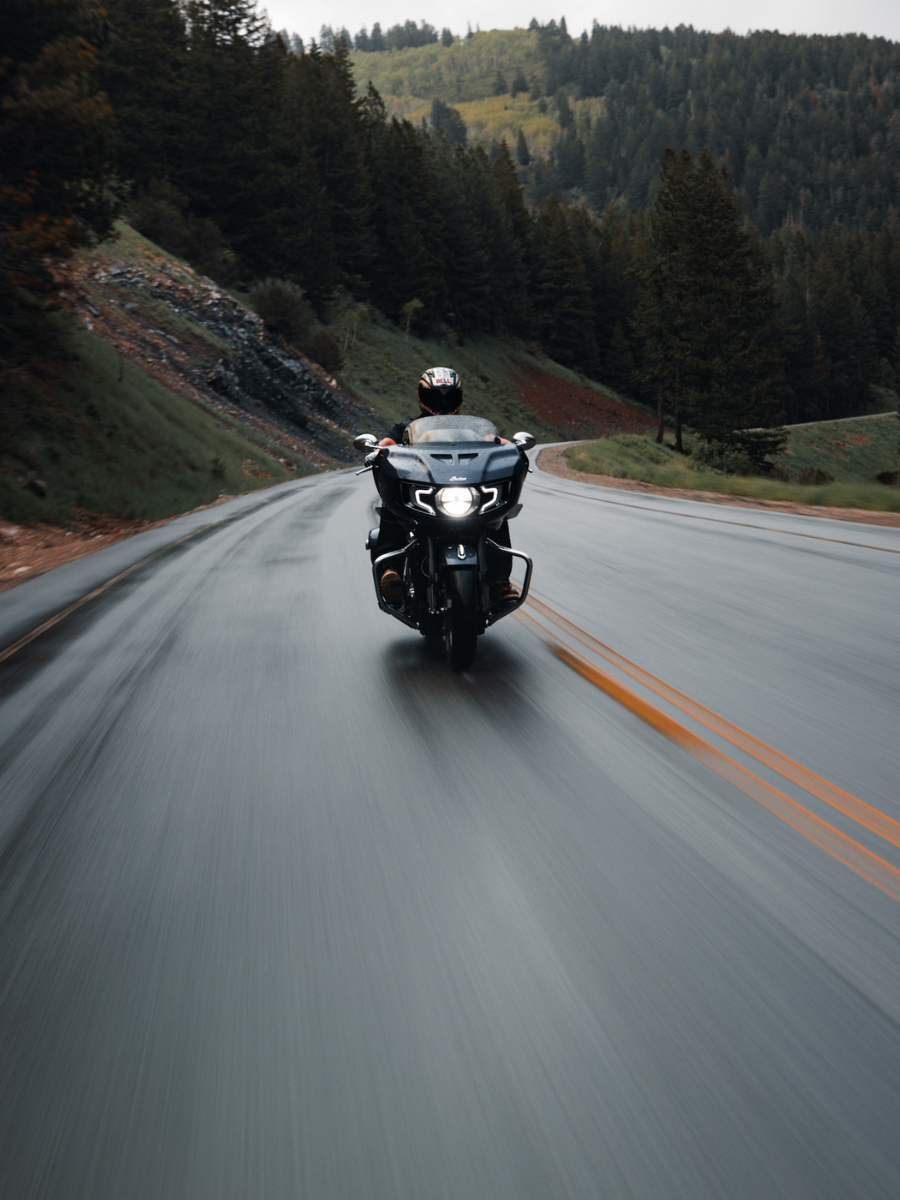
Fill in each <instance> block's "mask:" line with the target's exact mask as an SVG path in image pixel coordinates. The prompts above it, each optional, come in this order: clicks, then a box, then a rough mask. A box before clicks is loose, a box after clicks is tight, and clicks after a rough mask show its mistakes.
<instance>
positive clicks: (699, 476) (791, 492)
mask: <svg viewBox="0 0 900 1200" xmlns="http://www.w3.org/2000/svg"><path fill="white" fill-rule="evenodd" d="M893 420H894V433H895V438H896V433H897V425H898V424H900V422H897V419H896V417H894V418H893ZM819 428H821V426H820V427H819ZM564 457H565V459H566V461H567V462H568V464H569V466H570V467H572V469H573V470H576V471H585V472H587V473H589V474H594V475H611V476H612V477H613V478H615V479H635V480H640V481H641V482H643V483H655V484H658V485H659V486H661V487H673V488H688V489H691V490H692V491H700V492H719V493H721V494H724V495H731V496H748V497H753V498H755V499H758V500H791V501H793V502H794V503H797V504H819V505H826V506H830V507H835V508H864V509H870V510H872V511H881V512H900V488H897V487H888V486H886V485H884V484H880V483H875V482H866V481H864V480H860V479H854V478H847V479H845V480H840V481H835V482H833V483H825V484H819V485H804V484H800V483H789V482H786V481H783V480H778V479H766V478H761V477H757V476H743V475H725V474H723V473H722V472H720V471H713V470H695V469H694V468H693V466H692V460H691V458H690V457H689V456H688V455H681V454H678V453H677V452H676V451H675V450H673V449H671V448H670V447H669V446H657V445H656V443H655V442H653V441H651V440H650V439H648V438H643V437H639V436H637V435H635V434H619V435H617V436H616V437H611V438H602V439H601V440H600V441H596V442H584V443H582V444H580V445H578V446H571V447H569V448H568V449H567V450H565V451H564Z"/></svg>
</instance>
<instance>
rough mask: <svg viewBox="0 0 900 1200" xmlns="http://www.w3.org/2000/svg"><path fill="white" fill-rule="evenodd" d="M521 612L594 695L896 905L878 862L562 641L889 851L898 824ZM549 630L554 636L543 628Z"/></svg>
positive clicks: (593, 642)
mask: <svg viewBox="0 0 900 1200" xmlns="http://www.w3.org/2000/svg"><path fill="white" fill-rule="evenodd" d="M527 606H528V607H527V608H522V609H520V610H519V612H518V613H517V614H516V615H517V616H518V617H519V618H520V619H521V620H523V621H524V622H525V623H526V624H527V625H530V626H531V627H532V629H533V631H534V632H536V633H537V634H538V636H539V637H540V638H541V639H542V640H543V641H545V642H546V643H547V644H548V645H549V647H550V649H551V650H552V651H553V653H554V654H555V655H556V656H557V658H559V659H560V660H561V661H562V662H564V663H566V665H567V666H569V667H571V668H572V670H574V671H577V672H578V674H579V675H581V676H582V677H583V678H584V679H586V680H588V682H590V683H592V684H593V685H594V686H595V687H597V688H600V689H601V691H604V692H605V693H606V694H607V695H608V696H611V697H612V698H613V699H614V700H616V701H617V702H618V703H619V704H621V705H622V706H623V708H626V709H628V711H629V712H632V713H634V714H635V716H638V717H640V718H641V720H643V721H646V723H647V724H648V725H650V726H652V728H654V729H656V730H657V731H658V732H659V733H662V734H664V735H665V736H666V737H668V738H670V739H671V740H672V741H673V742H675V743H676V744H677V745H679V746H681V747H683V748H684V749H685V750H688V751H689V752H690V753H691V754H693V755H694V756H695V757H696V758H698V759H700V760H701V761H702V762H704V763H706V765H707V766H708V767H710V768H711V769H712V770H713V771H715V772H716V773H717V774H718V775H721V776H722V778H723V779H727V780H728V782H729V783H732V784H734V785H735V787H738V788H740V790H741V791H742V792H744V793H745V794H746V795H748V796H751V797H752V798H753V799H754V800H756V801H757V802H758V803H760V804H762V805H763V806H764V807H765V808H767V809H768V810H769V811H770V812H772V813H774V814H775V815H776V816H777V817H780V818H781V820H782V821H785V822H787V824H788V825H790V826H791V827H792V828H793V829H796V830H797V832H798V833H801V834H803V836H804V837H806V838H808V839H809V840H810V841H811V842H814V843H815V844H816V845H817V846H819V847H820V849H822V850H824V851H826V853H828V854H830V855H832V856H833V857H834V858H836V859H838V860H839V861H840V862H842V863H843V864H844V865H845V866H848V867H850V869H851V870H853V871H856V873H857V874H858V875H862V876H863V878H864V879H867V880H868V881H869V882H870V883H873V884H874V885H875V886H876V887H878V888H881V890H882V891H883V892H887V894H888V895H889V896H892V897H893V898H894V899H895V900H900V870H898V868H897V867H895V866H894V865H893V864H892V863H890V862H888V861H887V860H886V859H884V858H881V857H880V856H879V855H877V854H875V853H873V852H872V851H871V850H869V849H867V847H865V846H863V845H861V844H860V843H859V842H857V841H854V839H853V838H851V837H848V836H847V834H845V833H843V832H842V831H841V830H840V829H837V828H836V827H835V826H834V825H831V824H829V823H828V822H827V821H825V820H823V819H822V818H821V817H819V816H817V815H816V814H815V813H814V812H811V811H810V810H809V809H808V808H805V807H804V806H803V805H802V804H799V803H798V802H797V801H796V800H793V799H791V797H790V796H788V795H786V794H785V793H784V792H781V791H779V790H778V788H775V787H773V786H772V785H771V784H770V783H767V782H766V781H765V780H764V779H760V777H759V776H758V775H754V774H753V772H752V771H749V770H748V769H747V768H746V767H744V766H742V765H741V764H740V763H739V762H736V761H735V760H734V759H733V758H730V757H729V756H728V755H727V754H725V753H724V752H723V751H721V750H719V749H718V748H717V747H716V746H714V745H713V744H712V743H711V742H708V741H706V740H705V739H704V738H702V737H700V735H699V734H696V733H694V732H693V730H691V729H688V728H687V726H685V725H682V724H681V723H680V722H679V721H677V720H676V719H675V718H674V717H671V716H669V715H668V713H665V712H663V710H662V709H660V708H657V707H656V705H654V704H651V703H650V702H649V701H647V700H645V699H644V698H643V697H642V696H640V695H638V693H637V692H635V691H632V689H631V688H628V687H626V686H625V685H624V684H622V683H619V682H618V680H616V679H614V678H613V677H612V676H611V675H609V674H608V673H607V672H606V671H603V670H601V668H600V667H598V666H597V665H596V663H594V662H592V661H591V660H590V659H588V658H587V657H585V655H583V654H581V653H579V652H578V651H577V650H575V649H573V648H572V646H571V645H569V644H567V643H566V642H564V641H563V640H562V637H563V635H564V636H566V637H567V638H568V639H569V640H570V641H575V642H577V643H579V644H580V645H582V646H584V647H585V648H586V649H587V650H589V651H590V652H591V653H592V654H593V655H595V656H596V657H598V658H600V659H602V660H603V661H605V662H607V663H609V664H610V665H611V666H613V667H615V668H616V669H617V670H618V671H620V672H621V673H622V674H624V675H627V676H629V677H630V678H631V679H634V680H635V681H636V682H637V683H639V684H640V685H641V686H642V687H644V688H646V689H647V690H648V691H650V692H653V693H654V694H655V695H657V696H659V697H660V698H661V699H663V700H665V701H666V702H667V703H669V704H671V705H673V706H674V707H675V708H677V709H678V710H679V711H681V712H683V713H684V714H685V715H686V716H688V717H691V718H692V719H694V720H695V721H698V722H699V723H700V724H702V725H703V726H705V727H706V728H707V729H709V730H710V731H711V732H712V733H714V734H717V735H718V736H719V737H722V738H724V739H725V740H726V741H728V742H731V743H732V745H734V746H736V747H738V749H739V750H742V751H744V752H745V753H747V754H749V755H751V756H752V757H753V758H755V759H756V760H757V761H758V762H760V763H762V764H763V765H764V766H766V767H769V768H771V769H772V770H774V771H776V772H778V774H780V775H781V776H782V777H783V778H785V779H787V780H789V781H790V782H791V783H795V784H798V785H799V786H800V787H802V788H803V789H804V790H805V791H807V792H809V793H810V794H811V795H813V796H815V797H816V798H817V799H819V800H823V801H824V802H825V803H826V804H828V805H830V806H831V807H832V808H835V809H837V810H838V811H839V812H841V813H843V814H844V816H847V817H850V818H851V819H852V820H854V821H856V822H857V824H859V825H861V826H862V827H863V828H865V829H867V830H869V831H870V832H871V833H875V834H877V835H878V836H879V837H881V838H883V839H884V840H885V841H887V842H890V843H891V845H893V846H896V847H900V822H898V821H895V820H893V819H892V818H891V817H888V816H886V815H885V814H884V813H882V812H879V810H878V809H877V808H872V806H871V805H869V804H866V803H865V802H864V801H862V800H860V799H859V798H858V797H856V796H853V795H851V794H850V792H845V791H844V790H843V788H839V787H837V785H836V784H833V783H830V782H829V781H828V780H827V779H823V778H822V777H821V776H820V775H816V774H814V773H813V772H812V771H809V770H807V769H806V767H803V766H801V765H800V763H797V762H794V760H793V759H791V758H788V757H787V755H785V754H782V753H781V752H780V751H778V750H775V749H773V748H772V747H771V746H769V745H767V744H766V743H765V742H762V741H760V740H759V738H755V737H753V735H752V734H750V733H747V732H746V730H744V729H741V728H739V726H737V725H733V724H732V723H731V722H730V721H726V720H725V718H724V717H720V716H719V715H718V714H717V713H714V712H712V711H711V710H710V709H708V708H705V707H704V706H703V705H702V704H698V703H697V701H696V700H692V699H691V698H690V697H689V696H685V695H684V693H683V692H679V691H678V690H677V689H676V688H673V687H671V686H670V685H669V684H667V683H665V682H664V681H663V680H662V679H659V678H657V676H655V675H652V674H651V673H650V672H649V671H645V670H644V668H643V667H639V666H638V665H637V663H633V662H631V661H630V659H627V658H625V657H624V656H623V655H621V654H619V653H618V652H617V651H615V650H613V649H611V648H610V647H609V646H606V645H604V643H603V642H600V641H598V640H597V639H596V638H594V637H591V635H590V634H589V633H586V632H585V631H584V630H583V629H580V628H579V627H578V626H577V625H575V624H574V623H573V622H572V621H569V620H567V618H565V617H564V616H562V615H561V614H560V613H558V612H556V610H555V609H553V608H551V607H550V606H549V605H548V604H544V603H543V602H542V601H541V600H537V599H536V598H534V597H533V596H531V597H529V599H528V601H527ZM551 626H553V627H554V628H551Z"/></svg>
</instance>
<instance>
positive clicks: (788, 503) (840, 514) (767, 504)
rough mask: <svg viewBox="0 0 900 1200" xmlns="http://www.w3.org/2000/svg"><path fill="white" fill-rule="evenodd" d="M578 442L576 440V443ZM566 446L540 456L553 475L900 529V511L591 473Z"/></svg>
mask: <svg viewBox="0 0 900 1200" xmlns="http://www.w3.org/2000/svg"><path fill="white" fill-rule="evenodd" d="M573 444H574V443H573ZM566 449H567V447H566V446H551V447H550V448H549V449H547V450H542V451H541V452H540V454H539V455H538V466H539V467H540V469H541V470H542V471H546V472H547V473H548V474H550V475H559V476H560V477H561V478H562V479H572V480H574V481H575V482H577V483H592V484H595V485H596V486H598V487H607V488H618V489H620V490H621V491H623V492H644V493H645V494H650V495H656V496H674V497H676V498H677V499H680V500H702V501H704V502H705V503H707V504H729V505H732V506H734V507H735V508H763V509H767V510H768V511H769V512H786V513H795V514H797V515H798V516H804V517H830V518H832V519H833V520H838V521H856V522H858V523H860V524H863V525H890V526H893V527H894V528H900V513H891V512H872V511H870V510H869V509H865V508H827V507H825V506H824V505H820V504H796V503H794V501H792V500H759V499H756V498H755V497H753V496H726V495H724V494H723V493H721V492H697V491H693V490H691V489H690V488H669V487H660V486H659V485H658V484H655V483H641V482H640V480H637V479H617V478H616V477H615V476H613V475H590V474H588V473H587V472H586V471H575V470H573V469H572V468H571V467H570V466H569V464H568V462H567V461H566V459H565V458H564V457H563V451H565V450H566Z"/></svg>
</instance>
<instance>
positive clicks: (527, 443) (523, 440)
mask: <svg viewBox="0 0 900 1200" xmlns="http://www.w3.org/2000/svg"><path fill="white" fill-rule="evenodd" d="M536 440H537V439H536V438H535V437H534V435H533V434H530V433H514V434H513V441H514V442H515V444H516V445H517V446H518V447H519V449H520V450H521V451H522V453H523V454H524V453H525V452H526V451H527V450H530V449H531V447H532V446H533V445H534V444H535V442H536Z"/></svg>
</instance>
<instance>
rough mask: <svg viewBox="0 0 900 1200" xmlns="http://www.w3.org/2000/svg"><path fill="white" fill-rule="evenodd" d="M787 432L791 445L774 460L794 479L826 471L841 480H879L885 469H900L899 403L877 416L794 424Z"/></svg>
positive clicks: (801, 479) (861, 481) (863, 481)
mask: <svg viewBox="0 0 900 1200" xmlns="http://www.w3.org/2000/svg"><path fill="white" fill-rule="evenodd" d="M895 404H896V402H895ZM787 434H788V443H787V446H786V447H785V449H784V450H783V451H782V453H781V454H779V455H777V456H775V457H774V458H773V460H772V461H773V462H774V463H775V464H776V466H778V467H780V468H781V469H782V470H783V471H784V472H785V474H786V475H787V476H788V477H789V479H790V480H791V481H801V482H802V481H803V480H804V479H807V478H810V477H812V476H815V473H816V472H817V471H820V472H822V471H824V472H827V473H828V474H829V475H831V476H832V477H833V478H834V479H835V480H836V481H837V482H839V483H854V484H856V483H875V481H876V476H877V475H879V474H881V473H882V472H885V471H888V472H890V471H896V470H897V466H898V462H897V453H898V444H900V421H898V420H897V412H896V407H895V409H894V411H893V412H886V413H882V414H879V415H877V416H871V417H853V418H848V419H847V420H846V421H821V422H817V423H816V424H808V425H792V426H789V427H788V430H787Z"/></svg>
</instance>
